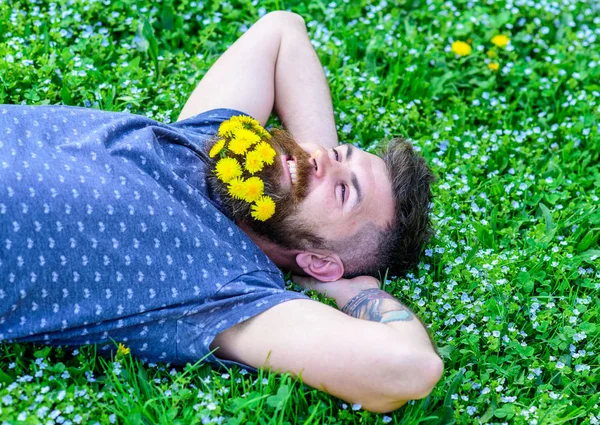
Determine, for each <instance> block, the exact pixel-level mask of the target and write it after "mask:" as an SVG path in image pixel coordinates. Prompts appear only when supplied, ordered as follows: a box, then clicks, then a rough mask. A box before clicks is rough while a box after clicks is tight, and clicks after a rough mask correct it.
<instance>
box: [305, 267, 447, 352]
mask: <svg viewBox="0 0 600 425" xmlns="http://www.w3.org/2000/svg"><path fill="white" fill-rule="evenodd" d="M294 282H296V283H298V284H299V285H301V286H302V287H304V288H307V289H313V290H315V291H318V292H320V293H322V294H325V295H327V296H329V297H331V298H333V299H334V300H335V301H336V304H337V305H338V307H339V308H340V310H341V311H342V312H343V313H346V314H347V315H349V316H352V317H355V318H357V319H361V320H369V321H373V322H379V323H383V324H385V325H387V326H389V327H391V328H393V329H394V330H395V331H396V332H397V333H398V335H399V337H400V338H403V339H406V340H411V343H412V344H414V345H415V346H418V347H420V348H421V349H423V350H425V351H430V352H432V353H436V349H435V345H434V343H433V341H432V340H431V338H430V337H429V334H428V333H427V330H426V329H425V326H424V325H423V323H422V322H421V321H420V320H419V319H418V318H417V317H416V316H415V314H414V313H413V312H412V311H410V309H409V308H408V307H406V306H405V305H404V304H402V303H401V302H400V301H399V300H398V299H396V298H394V297H393V296H392V295H390V294H388V293H387V292H385V291H384V290H382V289H380V288H379V281H378V280H377V279H375V278H373V277H370V276H359V277H356V278H354V279H340V280H338V281H335V282H320V281H318V280H316V279H313V278H309V277H300V276H294Z"/></svg>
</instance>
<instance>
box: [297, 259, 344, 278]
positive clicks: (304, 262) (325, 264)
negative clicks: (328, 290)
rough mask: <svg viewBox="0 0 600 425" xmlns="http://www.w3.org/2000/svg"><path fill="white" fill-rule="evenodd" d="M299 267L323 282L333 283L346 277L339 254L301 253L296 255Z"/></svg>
mask: <svg viewBox="0 0 600 425" xmlns="http://www.w3.org/2000/svg"><path fill="white" fill-rule="evenodd" d="M296 263H297V264H298V267H300V268H301V269H302V270H304V273H306V274H307V275H309V276H312V277H314V278H315V279H317V280H320V281H321V282H333V281H336V280H338V279H340V278H341V277H342V276H343V275H344V264H343V263H342V260H341V259H340V257H339V256H338V255H337V254H333V253H329V254H318V253H316V252H301V253H299V254H298V255H296Z"/></svg>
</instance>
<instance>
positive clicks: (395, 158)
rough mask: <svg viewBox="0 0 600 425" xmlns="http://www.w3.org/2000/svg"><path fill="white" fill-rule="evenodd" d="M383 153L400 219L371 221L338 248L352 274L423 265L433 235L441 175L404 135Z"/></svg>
mask: <svg viewBox="0 0 600 425" xmlns="http://www.w3.org/2000/svg"><path fill="white" fill-rule="evenodd" d="M380 156H381V158H382V159H383V161H384V162H385V165H386V167H387V172H388V176H389V178H390V182H391V185H392V193H393V194H394V218H393V220H392V222H391V223H390V224H389V225H388V226H386V227H384V228H382V227H380V226H377V225H375V224H374V223H367V224H366V225H365V226H363V228H362V229H361V230H360V231H359V232H358V233H357V234H356V235H353V236H352V237H351V238H349V239H352V240H346V241H344V246H345V248H341V249H340V250H339V251H338V252H340V257H341V259H342V262H343V263H344V277H346V278H349V277H354V276H360V275H371V276H377V275H378V273H385V272H386V270H388V275H389V276H397V275H400V274H402V273H404V272H406V271H407V270H408V269H410V268H411V267H413V266H414V265H416V264H417V262H418V261H419V257H420V255H421V251H422V249H423V246H424V245H425V243H427V242H428V241H429V239H430V238H431V235H432V234H433V229H432V227H431V219H430V217H429V215H430V214H429V213H430V205H431V200H432V194H431V184H432V183H433V181H434V180H435V177H434V176H433V173H432V172H431V169H430V168H429V166H428V165H427V162H426V161H425V159H424V158H423V157H422V156H421V155H419V154H417V153H416V152H415V150H414V149H413V147H412V145H411V144H410V143H409V142H407V141H406V140H404V139H402V138H395V139H392V140H391V141H390V142H388V143H387V144H386V145H385V146H384V147H383V149H382V151H381V152H380Z"/></svg>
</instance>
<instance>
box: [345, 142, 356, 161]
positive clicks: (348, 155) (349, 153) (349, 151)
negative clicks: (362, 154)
mask: <svg viewBox="0 0 600 425" xmlns="http://www.w3.org/2000/svg"><path fill="white" fill-rule="evenodd" d="M346 146H347V147H348V149H346V159H347V160H350V159H351V158H352V153H353V152H354V146H352V145H346Z"/></svg>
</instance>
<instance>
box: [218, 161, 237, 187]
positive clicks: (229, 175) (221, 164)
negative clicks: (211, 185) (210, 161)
mask: <svg viewBox="0 0 600 425" xmlns="http://www.w3.org/2000/svg"><path fill="white" fill-rule="evenodd" d="M215 173H216V174H217V178H218V179H219V180H221V181H222V182H224V183H229V182H230V181H231V180H233V179H235V178H236V177H240V176H241V175H242V166H241V165H240V163H239V162H238V161H237V160H236V159H234V158H222V159H220V160H219V161H217V165H216V167H215Z"/></svg>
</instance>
